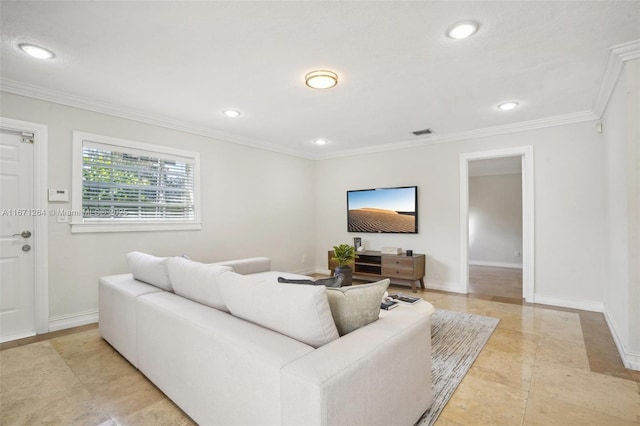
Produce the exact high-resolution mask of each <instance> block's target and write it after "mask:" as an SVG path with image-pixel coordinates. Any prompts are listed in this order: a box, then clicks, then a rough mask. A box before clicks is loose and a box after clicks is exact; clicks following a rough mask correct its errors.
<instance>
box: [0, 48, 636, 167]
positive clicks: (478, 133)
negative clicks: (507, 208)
mask: <svg viewBox="0 0 640 426" xmlns="http://www.w3.org/2000/svg"><path fill="white" fill-rule="evenodd" d="M634 43H638V42H634ZM629 44H633V43H627V45H629ZM620 46H623V47H624V46H626V45H620ZM631 51H633V50H631ZM625 52H626V50H625ZM634 54H636V56H637V52H636V53H634ZM634 54H631V55H630V54H629V53H628V52H627V53H626V56H625V57H632V56H633V55H634ZM627 60H629V59H627ZM616 79H617V77H616ZM614 84H615V81H614ZM0 91H3V92H7V93H13V94H16V95H21V96H26V97H30V98H34V99H39V100H43V101H48V102H53V103H57V104H61V105H65V106H70V107H73V108H80V109H84V110H88V111H93V112H97V113H101V114H107V115H112V116H115V117H120V118H125V119H128V120H133V121H138V122H141V123H146V124H151V125H155V126H160V127H164V128H168V129H172V130H177V131H181V132H185V133H190V134H194V135H199V136H204V137H208V138H212V139H215V140H218V141H222V142H229V143H235V144H240V145H245V146H249V147H252V148H257V149H262V150H266V151H271V152H276V153H279V154H285V155H291V156H293V157H300V158H305V159H308V160H328V159H332V158H340V157H350V156H355V155H363V154H372V153H377V152H387V151H396V150H401V149H410V148H417V147H422V146H427V145H434V144H439V143H447V142H457V141H464V140H469V139H477V138H483V137H488V136H496V135H504V134H509V133H516V132H523V131H528V130H535V129H543V128H547V127H555V126H562V125H566V124H573V123H580V122H583V121H590V120H597V119H599V118H600V116H599V115H597V114H595V113H593V112H591V111H582V112H577V113H571V114H565V115H557V116H552V117H546V118H541V119H537V120H529V121H522V122H518V123H511V124H505V125H500V126H493V127H486V128H482V129H475V130H466V131H461V132H453V133H447V134H442V135H438V134H435V135H434V134H432V135H429V136H425V137H422V138H417V139H411V140H404V141H399V142H393V143H388V144H382V145H376V146H371V147H365V148H357V149H350V150H342V151H335V152H332V153H327V154H318V153H316V154H309V153H305V152H302V151H298V150H293V149H288V148H284V147H281V146H279V145H276V144H272V143H269V142H265V141H260V140H256V139H250V138H245V137H240V136H237V135H231V134H227V133H223V132H220V131H218V130H215V129H212V128H207V127H199V126H195V125H194V124H192V123H189V122H186V121H181V120H175V119H172V118H168V117H164V116H160V115H157V114H150V113H147V112H144V111H140V110H136V109H132V108H127V107H123V106H120V105H116V104H112V103H108V102H103V101H99V100H96V99H92V98H87V97H82V96H76V95H71V94H68V93H64V92H60V91H56V90H51V89H47V88H44V87H40V86H35V85H31V84H27V83H22V82H19V81H15V80H9V79H0ZM609 96H610V95H609Z"/></svg>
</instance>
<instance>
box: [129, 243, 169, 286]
mask: <svg viewBox="0 0 640 426" xmlns="http://www.w3.org/2000/svg"><path fill="white" fill-rule="evenodd" d="M168 259H169V258H168V257H156V256H152V255H150V254H146V253H141V252H139V251H132V252H131V253H127V262H128V263H129V270H130V271H131V275H133V278H135V279H136V280H138V281H142V282H145V283H147V284H151V285H152V286H155V287H158V288H161V289H163V290H166V291H173V286H172V285H171V279H170V278H169V271H168V270H167V260H168Z"/></svg>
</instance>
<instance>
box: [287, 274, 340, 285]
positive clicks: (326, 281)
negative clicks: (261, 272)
mask: <svg viewBox="0 0 640 426" xmlns="http://www.w3.org/2000/svg"><path fill="white" fill-rule="evenodd" d="M342 281H344V275H342V274H338V275H335V276H333V277H331V278H321V279H318V280H315V281H314V280H296V279H292V278H285V277H278V282H279V283H283V284H306V285H323V286H325V287H332V288H338V287H342Z"/></svg>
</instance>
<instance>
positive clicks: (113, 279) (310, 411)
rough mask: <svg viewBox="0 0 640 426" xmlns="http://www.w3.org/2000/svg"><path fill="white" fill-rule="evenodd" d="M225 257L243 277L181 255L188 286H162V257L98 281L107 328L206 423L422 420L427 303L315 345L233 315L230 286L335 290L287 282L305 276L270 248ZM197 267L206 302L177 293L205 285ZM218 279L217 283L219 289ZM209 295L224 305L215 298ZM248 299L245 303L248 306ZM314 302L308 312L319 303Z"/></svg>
mask: <svg viewBox="0 0 640 426" xmlns="http://www.w3.org/2000/svg"><path fill="white" fill-rule="evenodd" d="M163 261H164V262H166V259H164V260H163ZM177 263H179V262H177ZM199 265H202V264H199ZM218 265H224V266H227V268H226V269H231V268H233V270H234V271H235V272H237V273H241V274H244V276H242V277H240V276H236V274H234V273H233V272H224V271H223V273H224V274H226V275H227V277H226V278H224V277H225V276H224V275H218V278H212V276H213V275H211V274H210V275H208V276H205V275H204V272H202V271H209V270H211V268H209V269H206V268H205V267H202V266H201V267H200V269H197V268H196V265H195V264H194V268H196V269H197V270H196V271H195V272H194V271H189V268H191V265H186V264H185V265H183V264H180V265H179V266H180V267H182V268H183V269H182V270H180V271H181V272H180V273H181V274H182V275H181V278H180V280H181V281H182V283H181V284H180V286H181V287H180V290H181V291H179V287H178V286H177V282H174V283H173V284H174V286H175V293H174V292H172V291H168V290H167V289H166V288H162V287H163V286H164V284H167V282H166V279H168V278H169V277H168V276H165V275H163V274H164V273H160V272H158V269H155V268H162V265H161V264H159V265H156V266H154V268H152V269H150V270H148V271H147V272H146V276H145V274H143V273H140V272H139V271H138V274H136V273H135V272H134V274H133V275H132V274H123V275H114V276H108V277H103V278H101V279H100V282H99V291H100V293H99V297H100V333H101V335H102V336H103V338H104V339H105V340H107V341H108V342H109V343H110V344H111V345H112V346H113V347H114V348H115V349H116V350H117V351H118V352H120V353H121V354H122V355H123V356H124V357H125V358H126V359H127V360H129V362H131V363H132V364H133V365H134V366H135V367H136V368H138V369H139V370H140V371H141V372H142V373H143V374H144V375H145V376H147V377H148V378H149V379H150V380H151V381H152V382H153V383H154V384H155V385H156V386H158V387H159V388H160V389H161V390H162V391H163V392H164V393H165V394H166V395H167V396H168V397H169V398H171V399H172V400H173V401H174V402H175V403H176V404H177V405H178V406H180V407H181V408H182V409H183V410H184V411H185V412H186V413H187V414H188V415H189V416H191V418H192V419H193V420H195V421H196V422H197V423H198V424H200V425H351V426H354V425H363V426H364V425H367V426H371V425H385V426H389V425H413V424H414V423H415V422H416V421H417V420H418V419H419V418H420V416H421V415H422V414H423V413H424V412H425V411H426V410H427V409H428V408H429V407H430V405H431V401H432V390H431V360H430V357H431V325H430V316H431V313H432V312H433V307H432V306H431V305H430V304H428V303H426V302H420V303H419V304H420V307H414V306H401V307H399V308H397V309H395V310H392V311H389V312H383V313H382V314H381V315H380V318H379V319H378V320H376V321H374V322H372V323H370V324H367V325H365V326H364V327H361V328H359V329H357V330H355V331H353V332H350V333H348V334H345V335H343V336H341V337H337V338H336V336H334V337H331V338H330V341H329V342H328V343H324V344H317V345H310V344H307V343H303V342H301V341H299V340H298V339H294V338H291V337H288V336H287V335H285V334H282V333H280V332H276V331H273V330H272V329H269V328H267V327H265V326H262V325H259V324H257V323H255V321H254V322H251V321H247V320H245V319H242V318H240V317H238V316H234V315H232V314H231V313H229V312H227V311H228V310H229V309H227V306H226V305H225V304H224V303H225V301H224V300H223V299H222V298H221V297H222V296H223V295H227V296H228V295H229V291H234V290H235V287H234V286H235V285H236V284H235V283H236V282H238V283H241V282H242V280H247V281H248V280H253V281H255V282H256V283H263V284H258V285H261V286H264V287H260V288H267V287H266V286H273V287H270V288H274V289H276V290H275V292H280V291H281V289H289V288H290V289H293V290H295V291H293V290H289V293H297V294H303V293H304V294H307V293H310V292H313V294H314V295H315V296H313V297H316V299H317V301H319V302H322V303H325V302H324V301H322V300H321V299H318V298H317V297H318V295H320V296H321V297H325V298H326V295H325V296H323V295H324V294H325V293H324V292H326V289H325V288H324V286H306V285H295V284H278V283H277V282H276V279H277V277H278V276H286V277H290V278H300V277H301V276H298V275H292V274H283V273H280V272H274V271H270V261H269V259H267V258H254V259H243V260H238V261H230V262H221V263H220V264H218ZM147 266H149V265H147ZM165 267H166V265H165ZM198 271H200V272H198ZM149 274H150V275H152V276H151V277H149ZM134 275H135V276H136V277H138V278H140V277H142V278H143V279H145V280H148V281H156V282H154V284H155V285H150V284H147V283H145V282H142V281H140V280H139V279H135V278H134ZM193 277H201V278H198V279H195V281H198V280H199V279H201V280H203V281H205V280H208V282H207V283H206V285H204V286H202V287H200V290H199V291H201V290H202V288H205V289H206V291H208V292H209V293H208V294H209V296H206V295H205V296H203V297H204V299H202V300H200V302H198V301H194V300H190V298H187V297H183V296H180V295H178V294H176V293H179V292H184V291H185V290H184V289H185V285H186V286H191V285H198V283H194V282H185V279H192V281H193V280H194V279H193ZM220 277H223V278H224V279H226V282H224V281H223V278H220ZM303 278H304V277H303ZM216 279H217V280H218V281H219V282H221V283H222V284H220V285H221V287H220V289H218V288H214V287H215V286H217V285H218V283H217V282H215V281H216ZM212 280H213V281H212ZM169 281H170V280H169ZM168 284H169V286H170V283H168ZM200 284H202V283H200ZM278 285H279V286H281V287H276V286H278ZM238 286H239V284H238ZM282 286H292V287H282ZM169 288H171V287H169ZM254 288H255V287H254ZM223 290H225V291H223ZM243 297H244V296H243ZM261 297H262V296H261ZM296 297H297V296H296ZM194 298H195V299H200V297H199V296H197V297H194ZM228 299H229V300H227V302H228V304H229V307H231V311H232V312H233V311H234V310H235V308H234V307H233V306H236V307H237V304H238V298H236V300H235V301H234V303H235V305H232V304H231V300H230V297H228ZM281 299H282V297H279V298H278V300H277V301H276V302H275V303H274V306H273V309H274V311H278V312H280V311H282V310H283V309H284V311H286V310H287V309H289V308H291V309H293V310H295V308H296V306H297V305H295V304H297V303H298V302H295V301H294V302H293V304H292V305H280V306H279V305H278V303H283V304H286V303H288V302H287V301H286V300H281ZM203 300H204V303H208V304H209V305H216V304H217V303H218V304H220V306H219V308H215V307H212V306H207V304H203V303H202V301H203ZM211 300H213V302H211V303H209V302H210V301H211ZM239 300H240V301H242V300H243V299H239ZM247 303H253V302H251V301H247ZM314 303H316V302H314ZM268 307H269V305H268V304H267V305H262V306H261V307H256V310H260V309H262V310H264V309H265V308H268ZM249 308H250V309H249V310H248V311H245V312H248V315H249V316H251V314H252V312H253V311H252V310H251V309H252V307H251V306H249ZM314 309H315V308H314ZM314 309H306V311H305V312H301V314H302V315H307V314H309V313H311V314H314V312H312V311H313V310H314ZM284 314H285V315H286V312H285V313H284ZM279 315H280V316H282V315H283V313H282V312H280V314H279ZM240 316H242V315H240ZM293 321H295V320H293ZM302 322H304V321H302ZM303 325H304V324H303ZM331 326H333V325H331ZM334 329H335V327H334ZM314 346H318V347H314Z"/></svg>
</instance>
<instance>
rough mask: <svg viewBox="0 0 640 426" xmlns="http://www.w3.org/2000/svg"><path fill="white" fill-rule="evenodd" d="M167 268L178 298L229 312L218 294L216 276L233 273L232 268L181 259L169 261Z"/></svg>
mask: <svg viewBox="0 0 640 426" xmlns="http://www.w3.org/2000/svg"><path fill="white" fill-rule="evenodd" d="M167 266H168V268H169V277H170V278H171V284H172V285H173V290H174V292H175V293H176V294H177V295H178V296H182V297H185V298H187V299H190V300H193V301H194V302H198V303H202V304H203V305H207V306H211V307H212V308H216V309H219V310H221V311H225V312H229V310H228V309H227V305H225V303H224V299H223V298H222V294H221V293H220V285H219V283H218V276H220V275H222V274H223V273H225V272H228V271H233V268H232V267H230V266H222V265H214V264H204V263H200V262H192V261H190V260H187V259H184V258H182V257H174V258H171V259H169V261H168V262H167Z"/></svg>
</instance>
